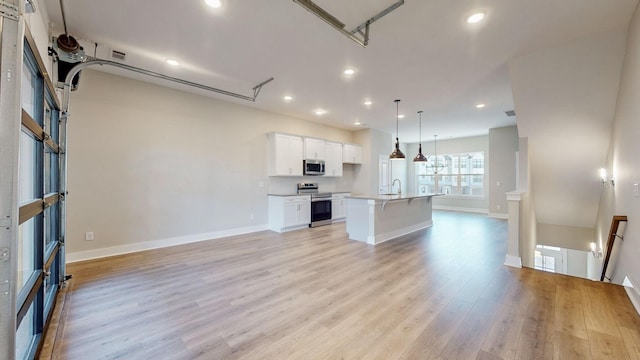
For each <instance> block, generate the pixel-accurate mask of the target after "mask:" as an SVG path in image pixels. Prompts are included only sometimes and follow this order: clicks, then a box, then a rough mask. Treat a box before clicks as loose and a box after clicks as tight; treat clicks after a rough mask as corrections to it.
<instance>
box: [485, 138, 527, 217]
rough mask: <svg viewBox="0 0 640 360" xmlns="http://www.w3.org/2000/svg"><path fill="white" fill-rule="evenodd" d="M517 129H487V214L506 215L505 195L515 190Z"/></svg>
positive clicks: (516, 186)
mask: <svg viewBox="0 0 640 360" xmlns="http://www.w3.org/2000/svg"><path fill="white" fill-rule="evenodd" d="M518 144H519V138H518V128H517V127H516V126H507V127H501V128H494V129H489V164H491V166H489V167H488V173H489V176H488V177H487V179H489V180H488V184H487V186H486V188H487V189H488V190H489V193H488V195H489V214H492V215H493V216H500V215H504V216H506V215H507V212H508V211H507V196H506V194H505V193H507V192H509V191H514V190H517V188H518V185H517V184H516V163H517V161H516V157H517V152H518Z"/></svg>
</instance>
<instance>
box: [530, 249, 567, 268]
mask: <svg viewBox="0 0 640 360" xmlns="http://www.w3.org/2000/svg"><path fill="white" fill-rule="evenodd" d="M562 259H563V254H562V249H561V248H559V247H556V246H548V245H537V246H536V252H535V260H534V268H535V269H537V270H542V271H547V272H553V273H554V272H560V273H562V271H561V270H562V264H563V260H562Z"/></svg>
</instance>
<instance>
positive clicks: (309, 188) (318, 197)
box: [298, 183, 331, 227]
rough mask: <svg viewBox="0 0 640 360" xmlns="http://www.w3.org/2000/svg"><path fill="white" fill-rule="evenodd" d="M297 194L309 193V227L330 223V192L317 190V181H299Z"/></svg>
mask: <svg viewBox="0 0 640 360" xmlns="http://www.w3.org/2000/svg"><path fill="white" fill-rule="evenodd" d="M298 194H311V224H310V225H309V227H316V226H321V225H329V224H331V193H321V192H319V191H318V183H299V184H298Z"/></svg>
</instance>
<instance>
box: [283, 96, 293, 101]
mask: <svg viewBox="0 0 640 360" xmlns="http://www.w3.org/2000/svg"><path fill="white" fill-rule="evenodd" d="M282 99H284V101H291V100H293V97H292V96H290V95H285V96H284V97H283V98H282Z"/></svg>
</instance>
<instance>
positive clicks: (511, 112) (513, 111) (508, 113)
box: [504, 110, 516, 116]
mask: <svg viewBox="0 0 640 360" xmlns="http://www.w3.org/2000/svg"><path fill="white" fill-rule="evenodd" d="M504 113H505V114H507V116H516V112H515V110H507V111H505V112H504Z"/></svg>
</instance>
